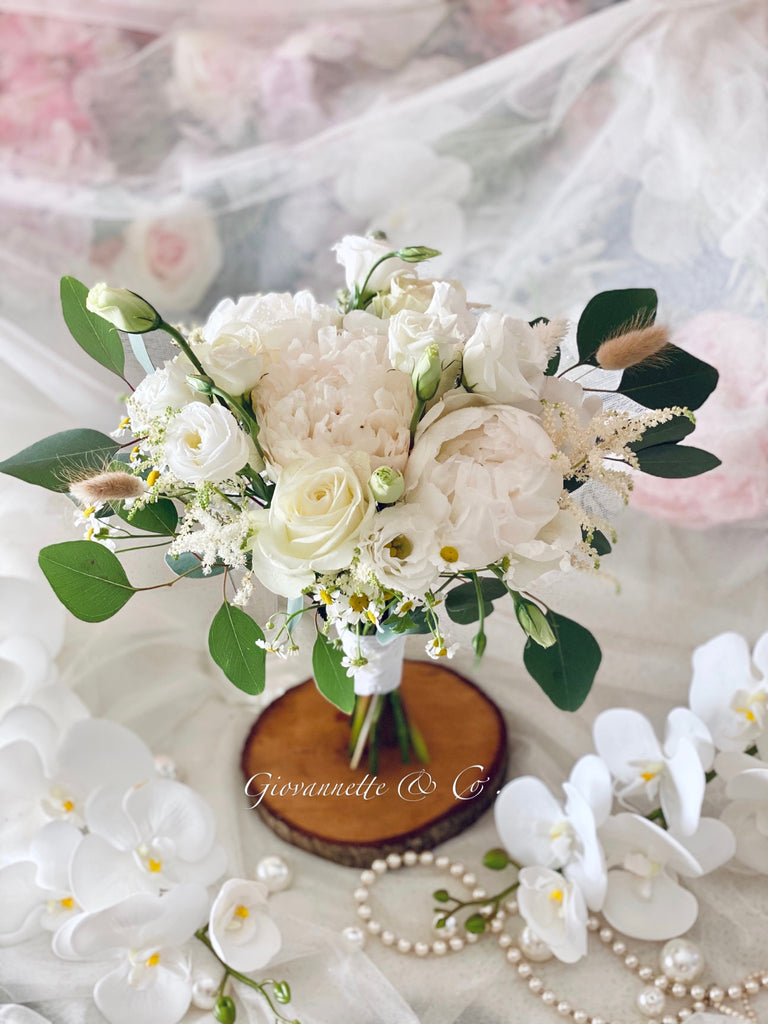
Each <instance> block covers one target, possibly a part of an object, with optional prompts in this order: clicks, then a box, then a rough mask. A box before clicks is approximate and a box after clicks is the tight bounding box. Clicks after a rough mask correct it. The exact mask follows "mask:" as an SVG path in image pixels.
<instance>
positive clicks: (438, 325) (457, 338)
mask: <svg viewBox="0 0 768 1024" xmlns="http://www.w3.org/2000/svg"><path fill="white" fill-rule="evenodd" d="M474 323H475V321H474V317H473V316H472V314H471V313H469V312H468V311H467V307H466V302H465V300H464V296H463V294H462V293H461V292H459V291H458V290H457V289H455V288H454V287H453V286H452V285H451V284H450V283H449V282H448V281H434V282H432V300H431V302H430V303H429V305H428V306H427V308H426V309H425V310H424V311H423V312H421V311H419V310H417V309H408V308H406V309H401V310H400V311H399V312H397V313H395V314H394V315H393V316H392V317H391V318H390V320H389V323H388V332H389V360H390V362H391V364H392V366H394V367H395V369H397V370H402V371H403V372H404V373H412V372H413V369H414V367H415V366H416V363H417V362H418V361H419V356H421V354H422V353H423V352H424V350H425V349H426V348H427V346H428V345H437V348H438V352H439V354H440V361H441V363H443V364H446V363H449V362H451V360H453V359H454V358H455V357H456V356H457V355H458V353H459V350H460V348H461V346H462V344H463V343H464V341H465V340H466V338H467V337H468V335H469V334H470V333H471V331H472V328H473V327H474Z"/></svg>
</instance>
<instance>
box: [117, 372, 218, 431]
mask: <svg viewBox="0 0 768 1024" xmlns="http://www.w3.org/2000/svg"><path fill="white" fill-rule="evenodd" d="M189 373H195V368H194V366H193V365H192V363H190V361H189V360H188V359H187V357H186V356H185V355H178V356H176V358H175V359H169V360H167V361H166V362H165V363H164V364H163V365H162V366H161V367H160V368H159V369H157V370H155V372H154V373H150V374H148V375H147V376H146V377H145V378H144V380H142V381H141V383H140V384H139V385H138V387H137V388H136V390H135V391H134V392H133V394H132V395H131V397H130V398H129V399H128V415H129V416H130V418H131V428H132V429H133V430H134V431H135V432H136V433H137V434H144V433H146V432H147V430H149V428H150V426H151V424H152V421H153V420H155V419H157V417H158V416H162V415H164V413H165V412H166V411H167V410H168V409H174V410H175V409H183V408H184V406H186V405H189V403H190V402H204V401H205V399H204V398H203V396H202V395H201V394H200V393H199V392H198V391H195V389H194V388H192V387H190V386H189V384H188V383H187V374H189Z"/></svg>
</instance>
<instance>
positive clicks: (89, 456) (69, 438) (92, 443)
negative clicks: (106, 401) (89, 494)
mask: <svg viewBox="0 0 768 1024" xmlns="http://www.w3.org/2000/svg"><path fill="white" fill-rule="evenodd" d="M117 448H118V445H117V443H116V442H115V441H113V440H112V438H111V437H107V435H106V434H102V433H100V432H99V431H98V430H89V429H87V428H83V429H80V430H62V431H61V432H60V433H58V434H52V435H51V436H50V437H46V438H43V440H42V441H36V442H35V443H34V444H32V445H30V446H29V448H25V449H24V450H23V451H20V452H18V453H17V454H16V455H11V456H10V458H7V459H5V461H3V462H0V473H6V474H7V475H8V476H15V477H17V478H18V479H19V480H25V481H26V482H27V483H29V484H36V485H37V486H38V487H45V488H47V490H49V491H68V490H69V485H70V483H72V481H73V480H77V479H78V478H80V477H82V476H84V475H85V476H88V475H93V474H94V473H98V472H101V471H102V470H103V469H104V467H105V465H107V464H108V463H109V462H110V460H111V459H112V458H113V457H114V454H115V452H116V451H117Z"/></svg>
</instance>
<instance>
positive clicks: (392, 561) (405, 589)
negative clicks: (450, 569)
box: [360, 504, 440, 597]
mask: <svg viewBox="0 0 768 1024" xmlns="http://www.w3.org/2000/svg"><path fill="white" fill-rule="evenodd" d="M360 564H361V566H362V567H363V568H364V569H367V570H370V572H372V573H373V574H374V575H375V577H376V579H377V580H378V581H379V582H380V583H381V584H382V586H384V587H388V588H389V589H390V590H394V591H396V592H398V593H403V594H408V595H410V596H418V597H423V596H424V594H425V593H426V592H427V591H428V590H430V589H431V588H432V587H433V586H434V585H435V583H436V582H437V580H438V578H439V575H440V551H439V548H438V544H437V540H436V538H435V530H434V521H433V519H432V517H431V516H430V514H429V511H428V509H426V508H422V507H420V506H411V505H408V504H402V505H395V506H394V507H393V508H385V509H382V511H381V512H377V514H376V516H375V517H374V519H373V525H372V529H371V533H370V534H369V536H368V537H367V538H366V539H365V540H364V541H363V542H362V543H361V545H360Z"/></svg>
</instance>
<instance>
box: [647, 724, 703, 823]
mask: <svg viewBox="0 0 768 1024" xmlns="http://www.w3.org/2000/svg"><path fill="white" fill-rule="evenodd" d="M667 768H668V771H667V772H666V773H665V774H664V775H663V777H662V780H661V786H660V790H659V793H660V796H661V809H662V810H663V811H664V817H665V818H666V820H667V824H668V825H669V828H670V831H672V832H676V833H680V835H684V836H690V835H692V834H693V833H694V832H695V831H696V829H697V828H698V826H699V817H700V815H701V805H702V803H703V801H704V791H705V789H706V787H707V780H706V778H705V776H704V769H703V768H702V766H701V760H700V758H699V755H698V753H697V751H696V748H695V747H694V745H693V743H691V741H690V740H689V739H688V738H687V737H681V738H680V739H679V740H678V742H677V749H676V751H675V753H674V755H673V756H672V757H671V758H670V759H669V761H668V762H667Z"/></svg>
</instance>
